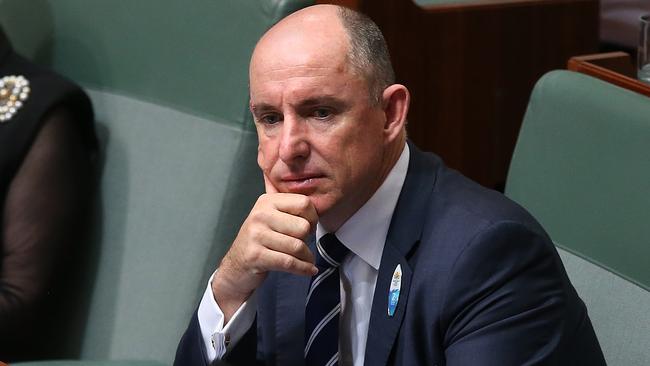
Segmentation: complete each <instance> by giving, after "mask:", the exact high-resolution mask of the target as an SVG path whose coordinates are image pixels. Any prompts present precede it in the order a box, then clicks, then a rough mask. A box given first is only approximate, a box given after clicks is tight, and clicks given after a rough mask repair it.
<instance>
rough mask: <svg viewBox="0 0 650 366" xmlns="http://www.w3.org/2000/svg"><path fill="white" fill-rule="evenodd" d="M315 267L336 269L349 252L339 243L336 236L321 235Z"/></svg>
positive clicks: (330, 234) (317, 245)
mask: <svg viewBox="0 0 650 366" xmlns="http://www.w3.org/2000/svg"><path fill="white" fill-rule="evenodd" d="M316 247H317V248H318V255H317V256H316V265H317V266H323V267H338V266H339V265H341V262H342V261H343V259H344V258H345V256H346V255H347V254H348V253H349V252H350V250H349V249H348V248H347V247H346V246H345V245H343V243H341V241H339V239H338V238H337V237H336V235H334V234H332V233H328V234H325V235H323V237H322V238H321V239H320V241H319V242H318V243H316Z"/></svg>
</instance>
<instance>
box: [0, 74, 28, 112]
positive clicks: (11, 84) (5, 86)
mask: <svg viewBox="0 0 650 366" xmlns="http://www.w3.org/2000/svg"><path fill="white" fill-rule="evenodd" d="M29 92H30V89H29V81H28V80H27V79H25V77H24V76H22V75H9V76H5V77H3V78H2V79H0V123H5V122H7V121H9V120H10V119H11V117H13V116H14V114H16V112H17V111H18V110H19V109H20V107H22V106H23V103H24V102H25V101H26V100H27V98H28V97H29Z"/></svg>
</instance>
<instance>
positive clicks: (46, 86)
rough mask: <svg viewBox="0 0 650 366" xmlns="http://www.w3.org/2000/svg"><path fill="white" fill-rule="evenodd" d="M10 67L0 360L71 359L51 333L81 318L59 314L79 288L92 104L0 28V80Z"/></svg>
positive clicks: (3, 138)
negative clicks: (16, 85) (21, 97)
mask: <svg viewBox="0 0 650 366" xmlns="http://www.w3.org/2000/svg"><path fill="white" fill-rule="evenodd" d="M9 75H21V76H23V77H25V78H26V79H27V80H28V81H29V87H30V89H31V91H30V93H29V97H28V98H27V100H25V101H24V104H23V106H22V107H21V108H19V109H18V110H17V111H16V113H15V114H14V115H13V117H12V118H11V119H10V120H8V121H6V122H4V123H0V204H1V205H2V206H0V207H1V208H2V211H1V212H2V213H1V215H2V216H1V217H2V225H1V226H0V234H1V236H0V244H1V249H2V252H1V256H0V360H3V361H16V360H27V359H35V358H40V357H48V358H49V357H53V358H56V357H66V356H67V357H70V356H72V355H71V354H70V353H69V352H72V351H71V349H70V348H74V347H75V346H74V345H71V344H69V341H70V340H68V339H64V337H61V336H60V334H68V333H66V331H64V329H62V328H61V327H71V326H77V325H78V324H80V321H82V319H77V320H75V319H71V318H70V317H66V316H64V314H66V313H67V314H71V315H75V314H74V313H75V312H76V311H75V310H76V306H77V304H79V298H77V296H78V294H80V293H81V292H80V291H79V288H78V286H74V284H73V282H74V281H73V280H74V279H75V278H79V277H78V276H74V274H75V271H77V270H79V269H80V268H82V266H81V265H80V263H79V260H80V259H81V257H83V255H82V253H85V250H84V246H83V245H82V244H81V240H82V238H83V237H84V236H85V235H84V234H85V228H86V227H87V226H88V225H87V220H86V218H87V217H89V210H90V206H91V205H90V202H91V200H92V199H91V196H92V192H93V189H92V187H93V186H94V174H93V159H94V155H95V151H96V140H95V134H94V127H93V123H92V122H93V113H92V106H91V103H90V100H89V99H88V97H87V96H86V94H85V93H84V92H83V91H82V90H81V89H80V88H79V87H78V86H76V85H74V84H73V83H71V82H69V81H67V80H65V79H63V78H62V77H60V76H58V75H56V74H54V73H52V72H51V71H49V70H45V69H43V68H40V67H38V66H36V65H34V64H32V63H30V62H29V61H27V60H26V59H24V58H22V57H21V56H19V55H17V54H15V53H14V52H13V50H12V49H11V46H10V44H9V42H8V40H7V38H6V37H5V35H4V33H3V32H2V29H0V78H2V77H5V76H9ZM76 313H77V314H81V313H78V312H76ZM75 316H76V315H75ZM68 330H69V329H68Z"/></svg>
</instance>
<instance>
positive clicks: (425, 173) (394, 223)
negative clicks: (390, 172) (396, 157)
mask: <svg viewBox="0 0 650 366" xmlns="http://www.w3.org/2000/svg"><path fill="white" fill-rule="evenodd" d="M409 149H410V158H409V168H408V172H407V174H406V180H405V181H404V186H403V187H402V192H401V193H400V198H399V200H398V202H397V206H396V207H395V212H394V213H393V218H392V220H391V225H390V228H389V231H388V236H387V238H386V245H385V246H384V252H383V253H382V259H381V264H380V266H379V274H378V276H377V284H376V286H375V294H374V296H373V301H372V311H371V314H370V325H369V329H368V341H367V343H366V354H365V362H364V363H365V364H366V365H386V364H387V362H388V359H389V357H390V353H391V350H392V349H393V346H394V344H395V340H396V339H397V335H398V333H399V329H400V326H401V324H402V320H403V318H404V313H405V311H406V307H407V303H408V298H409V293H410V287H411V282H412V281H411V280H412V275H413V271H412V269H411V266H410V264H409V262H408V259H409V258H410V256H411V253H412V252H413V251H414V250H415V249H417V243H418V242H419V240H420V237H421V234H422V222H423V218H424V213H425V210H426V207H427V205H428V202H429V199H430V195H431V193H432V189H433V186H434V183H435V168H436V166H435V165H434V164H431V161H430V160H428V159H426V157H425V155H424V154H423V153H422V152H420V151H419V150H418V149H417V148H416V147H415V146H414V145H413V144H410V143H409ZM398 264H399V265H400V266H401V268H402V280H401V281H402V282H401V289H400V295H399V300H398V302H397V308H396V309H395V314H394V315H393V316H392V317H391V316H389V315H388V293H389V290H390V284H391V280H392V278H393V273H394V271H395V268H396V267H397V265H398Z"/></svg>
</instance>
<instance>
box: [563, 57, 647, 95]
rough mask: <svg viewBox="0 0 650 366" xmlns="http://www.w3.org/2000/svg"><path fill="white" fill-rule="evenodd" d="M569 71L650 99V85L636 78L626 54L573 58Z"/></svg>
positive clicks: (570, 61) (630, 60)
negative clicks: (589, 76)
mask: <svg viewBox="0 0 650 366" xmlns="http://www.w3.org/2000/svg"><path fill="white" fill-rule="evenodd" d="M568 69H569V70H572V71H577V72H581V73H583V74H587V75H591V76H593V77H596V78H598V79H601V80H604V81H607V82H609V83H612V84H614V85H618V86H620V87H622V88H625V89H629V90H632V91H634V92H637V93H640V94H643V95H646V96H649V97H650V85H648V84H644V83H642V82H640V81H639V80H637V79H636V78H635V74H636V69H635V68H634V64H633V62H632V58H631V57H630V55H629V54H627V53H625V52H608V53H599V54H594V55H585V56H576V57H571V58H570V59H569V63H568Z"/></svg>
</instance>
